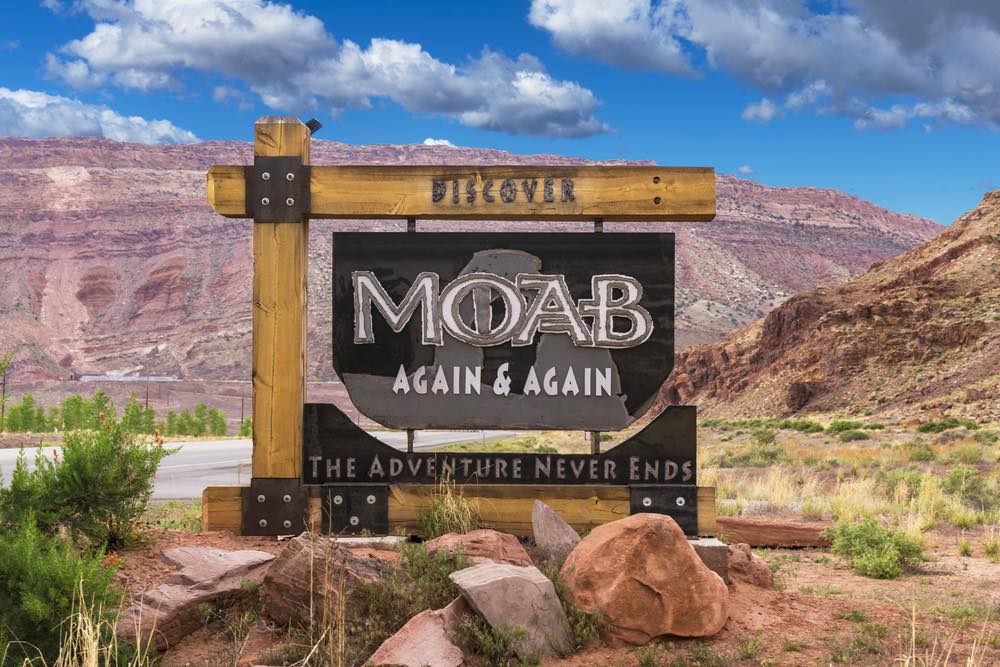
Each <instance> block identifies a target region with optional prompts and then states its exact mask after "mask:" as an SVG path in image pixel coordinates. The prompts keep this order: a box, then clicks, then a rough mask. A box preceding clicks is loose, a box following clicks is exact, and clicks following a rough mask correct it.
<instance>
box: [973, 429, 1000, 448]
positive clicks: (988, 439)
mask: <svg viewBox="0 0 1000 667" xmlns="http://www.w3.org/2000/svg"><path fill="white" fill-rule="evenodd" d="M972 439H973V440H975V441H976V442H978V443H979V444H981V445H992V444H995V443H996V441H997V440H1000V435H997V434H996V433H994V432H993V431H976V433H974V434H973V436H972Z"/></svg>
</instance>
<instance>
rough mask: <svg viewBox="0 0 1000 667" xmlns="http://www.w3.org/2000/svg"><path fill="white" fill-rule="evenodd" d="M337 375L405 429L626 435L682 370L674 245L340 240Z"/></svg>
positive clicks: (350, 236) (385, 420) (486, 237)
mask: <svg viewBox="0 0 1000 667" xmlns="http://www.w3.org/2000/svg"><path fill="white" fill-rule="evenodd" d="M333 248H334V251H333V265H334V266H333V363H334V368H335V369H336V371H337V373H338V375H339V376H340V378H341V379H342V380H343V382H344V386H345V387H346V388H347V391H348V393H349V394H350V396H351V400H352V401H353V402H354V404H355V405H356V406H357V407H358V409H359V410H360V411H361V412H362V413H364V414H365V415H366V416H368V417H369V418H371V419H373V420H375V421H376V422H379V423H381V424H384V425H386V426H390V427H394V428H406V429H422V428H505V429H510V428H519V429H574V430H575V429H581V430H590V431H611V430H618V429H621V428H624V427H626V426H628V425H629V424H631V423H632V422H633V421H634V420H635V419H637V418H638V417H640V416H642V415H643V414H644V413H645V412H646V411H647V409H648V408H649V406H650V405H651V404H652V402H653V400H654V398H655V397H656V394H657V391H658V390H659V388H660V386H661V385H662V384H663V382H664V381H665V380H666V378H667V376H668V375H669V374H670V370H671V369H672V367H673V358H674V329H673V327H674V237H673V235H672V234H617V233H614V234H612V233H602V234H548V233H546V234H462V235H458V234H447V233H440V234H439V233H426V234H425V233H419V234H407V235H405V236H402V235H395V234H384V233H382V234H379V233H336V234H334V237H333Z"/></svg>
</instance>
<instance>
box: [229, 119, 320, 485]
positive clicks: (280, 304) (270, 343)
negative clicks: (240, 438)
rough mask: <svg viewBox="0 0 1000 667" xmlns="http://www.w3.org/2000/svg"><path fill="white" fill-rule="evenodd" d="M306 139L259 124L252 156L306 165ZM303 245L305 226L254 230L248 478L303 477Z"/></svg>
mask: <svg viewBox="0 0 1000 667" xmlns="http://www.w3.org/2000/svg"><path fill="white" fill-rule="evenodd" d="M309 135H310V132H309V128H307V127H306V126H305V125H304V124H303V123H302V122H301V121H300V120H299V119H298V118H295V117H274V116H265V117H264V118H261V119H260V120H258V121H257V123H256V124H255V125H254V155H259V156H281V155H297V156H300V157H301V158H302V161H303V162H304V163H308V161H309ZM221 182H228V181H216V182H215V189H214V191H215V193H216V194H218V193H219V184H220V183H221ZM308 242H309V226H308V224H307V223H301V224H299V223H254V226H253V396H254V398H253V476H254V477H287V478H290V477H300V476H301V467H302V466H301V460H302V404H303V402H304V400H305V369H306V357H305V354H306V280H307V277H306V263H307V261H308Z"/></svg>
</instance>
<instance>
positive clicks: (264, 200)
mask: <svg viewBox="0 0 1000 667" xmlns="http://www.w3.org/2000/svg"><path fill="white" fill-rule="evenodd" d="M260 203H261V204H262V205H264V206H270V205H271V200H270V199H268V198H267V197H264V198H263V199H261V200H260Z"/></svg>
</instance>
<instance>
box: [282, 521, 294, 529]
mask: <svg viewBox="0 0 1000 667" xmlns="http://www.w3.org/2000/svg"><path fill="white" fill-rule="evenodd" d="M281 525H282V526H284V527H285V528H291V527H292V522H291V521H289V520H288V519H285V522H284V523H283V524H281Z"/></svg>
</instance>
